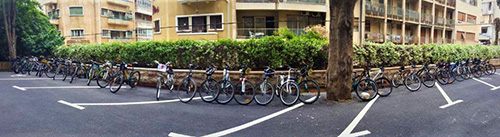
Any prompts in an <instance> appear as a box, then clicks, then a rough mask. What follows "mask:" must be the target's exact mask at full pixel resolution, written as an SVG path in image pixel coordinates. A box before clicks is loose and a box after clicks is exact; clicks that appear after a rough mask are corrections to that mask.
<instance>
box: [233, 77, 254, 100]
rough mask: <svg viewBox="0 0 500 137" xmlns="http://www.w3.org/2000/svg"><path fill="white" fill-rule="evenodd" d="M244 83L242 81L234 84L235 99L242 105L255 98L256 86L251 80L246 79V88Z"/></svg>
mask: <svg viewBox="0 0 500 137" xmlns="http://www.w3.org/2000/svg"><path fill="white" fill-rule="evenodd" d="M242 85H243V84H242V82H241V81H240V82H238V83H236V85H235V86H234V87H235V88H234V89H235V90H234V100H236V102H237V103H238V104H240V105H248V104H250V103H252V101H253V100H254V97H255V87H254V85H253V84H252V82H250V81H245V86H244V89H243V86H242Z"/></svg>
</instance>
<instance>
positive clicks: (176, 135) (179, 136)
mask: <svg viewBox="0 0 500 137" xmlns="http://www.w3.org/2000/svg"><path fill="white" fill-rule="evenodd" d="M168 136H169V137H194V136H188V135H183V134H179V133H174V132H170V133H168Z"/></svg>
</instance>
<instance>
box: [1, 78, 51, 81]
mask: <svg viewBox="0 0 500 137" xmlns="http://www.w3.org/2000/svg"><path fill="white" fill-rule="evenodd" d="M48 79H52V78H0V81H20V80H48Z"/></svg>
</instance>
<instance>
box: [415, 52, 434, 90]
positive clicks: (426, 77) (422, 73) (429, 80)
mask: <svg viewBox="0 0 500 137" xmlns="http://www.w3.org/2000/svg"><path fill="white" fill-rule="evenodd" d="M430 62H432V59H430ZM435 73H436V70H435V69H431V68H429V63H427V62H425V63H424V64H423V67H422V68H421V69H420V70H418V71H417V75H418V76H419V77H420V80H422V84H423V85H424V86H425V87H427V88H432V87H434V85H435V84H436V74H435Z"/></svg>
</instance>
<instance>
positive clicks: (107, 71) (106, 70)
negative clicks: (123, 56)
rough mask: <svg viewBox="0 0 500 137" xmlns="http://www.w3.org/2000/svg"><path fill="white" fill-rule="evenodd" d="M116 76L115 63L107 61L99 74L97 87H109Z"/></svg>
mask: <svg viewBox="0 0 500 137" xmlns="http://www.w3.org/2000/svg"><path fill="white" fill-rule="evenodd" d="M114 75H115V71H114V70H113V63H112V62H111V61H106V63H104V64H103V66H102V70H101V71H100V72H99V74H97V79H96V83H97V85H98V86H99V87H101V88H105V87H107V86H109V83H110V82H111V80H113V76H114Z"/></svg>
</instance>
